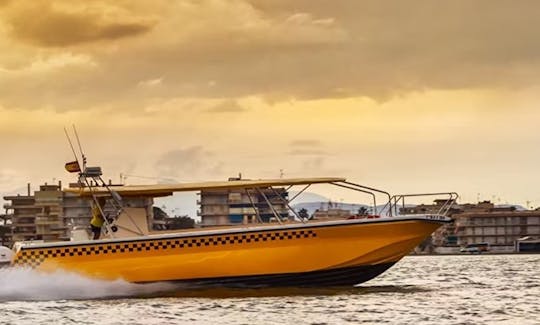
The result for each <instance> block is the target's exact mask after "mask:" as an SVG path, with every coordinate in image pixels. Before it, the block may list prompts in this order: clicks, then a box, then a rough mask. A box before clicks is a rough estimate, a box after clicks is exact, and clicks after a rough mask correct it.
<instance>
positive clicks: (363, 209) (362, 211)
mask: <svg viewBox="0 0 540 325" xmlns="http://www.w3.org/2000/svg"><path fill="white" fill-rule="evenodd" d="M368 214H369V209H368V208H366V207H360V208H359V209H358V215H359V216H366V215H368Z"/></svg>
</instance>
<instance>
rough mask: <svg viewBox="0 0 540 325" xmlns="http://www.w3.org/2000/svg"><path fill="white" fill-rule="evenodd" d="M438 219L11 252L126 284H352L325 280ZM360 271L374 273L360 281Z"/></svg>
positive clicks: (417, 239) (378, 256) (388, 250)
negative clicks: (297, 280) (322, 280)
mask: <svg viewBox="0 0 540 325" xmlns="http://www.w3.org/2000/svg"><path fill="white" fill-rule="evenodd" d="M442 222H446V221H442V220H431V219H427V218H418V217H415V218H403V217H395V218H381V219H374V220H343V221H334V222H318V223H315V222H313V223H307V224H291V225H283V226H260V227H250V228H241V229H229V230H219V231H198V232H196V231H194V232H189V233H178V234H168V235H158V236H147V237H138V238H132V239H118V240H114V239H112V240H99V241H93V242H83V243H77V242H65V243H54V244H42V245H40V246H35V245H32V246H26V247H25V246H23V247H22V248H21V249H20V250H19V251H18V252H17V253H16V256H15V259H14V261H13V265H15V266H23V267H24V266H26V267H32V268H35V269H37V270H41V271H46V272H50V271H55V270H58V269H63V270H67V271H72V272H77V273H81V274H83V275H85V276H90V277H94V278H100V279H118V278H122V279H125V280H127V281H130V282H152V281H188V282H197V281H201V282H205V281H206V282H208V281H209V280H210V281H212V280H214V281H213V283H218V284H219V283H220V282H223V283H229V282H231V279H250V283H257V281H261V282H262V283H266V282H265V281H262V280H263V279H267V278H268V277H270V278H272V279H274V280H275V279H276V278H277V277H279V279H283V276H282V275H287V277H286V279H287V281H289V280H291V281H294V278H295V275H299V276H300V277H299V278H301V275H309V276H310V278H316V277H317V276H318V275H317V274H319V273H317V272H323V275H321V276H328V277H335V275H334V274H335V273H336V272H337V271H339V272H340V274H342V273H343V272H345V273H347V274H349V273H350V276H351V277H357V278H358V279H357V280H356V279H354V278H351V279H347V281H345V280H343V281H342V282H339V281H337V282H336V281H334V282H332V281H329V282H328V283H331V284H335V283H337V284H341V283H359V282H362V281H365V280H368V279H369V278H372V277H373V276H376V275H377V274H379V273H381V272H383V271H384V270H385V269H386V268H388V267H390V266H391V265H392V264H393V263H395V262H397V261H398V260H399V259H401V258H402V257H403V256H404V255H406V254H408V253H409V252H410V251H411V250H412V249H413V248H414V247H415V246H416V245H418V244H419V243H421V242H422V241H423V240H424V239H425V238H426V237H427V236H429V235H430V234H431V233H432V232H433V231H434V230H435V229H437V228H438V227H439V226H440V225H441V223H442ZM373 268H375V269H373ZM341 270H345V271H341ZM352 270H354V272H353V271H352ZM366 270H367V271H369V270H371V271H369V272H372V273H376V274H374V275H372V276H368V277H363V276H362V272H366ZM377 270H380V271H377ZM324 272H326V273H324ZM328 272H330V273H328ZM339 272H338V273H339ZM341 277H343V278H345V277H349V275H347V276H345V275H342V276H341ZM221 280H223V281H221ZM274 280H273V281H274ZM355 281H356V282H355ZM234 282H235V281H232V283H234ZM239 282H242V281H239ZM278 282H279V281H278ZM308 282H309V281H308ZM269 283H273V282H272V281H270V282H269ZM314 283H317V282H316V281H315V282H314ZM291 284H292V285H294V283H291Z"/></svg>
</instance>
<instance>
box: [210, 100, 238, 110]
mask: <svg viewBox="0 0 540 325" xmlns="http://www.w3.org/2000/svg"><path fill="white" fill-rule="evenodd" d="M245 110H246V108H245V107H243V106H242V105H240V103H238V101H236V100H232V99H228V100H224V101H222V102H221V103H219V104H217V105H215V106H213V107H210V108H209V109H207V112H209V113H236V112H243V111H245Z"/></svg>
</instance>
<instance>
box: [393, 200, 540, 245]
mask: <svg viewBox="0 0 540 325" xmlns="http://www.w3.org/2000/svg"><path fill="white" fill-rule="evenodd" d="M441 204H442V202H438V201H435V202H434V204H432V205H424V204H422V205H418V206H416V207H407V208H404V209H401V210H400V213H404V212H406V213H408V214H415V213H417V214H419V213H436V212H437V211H438V210H439V209H440V205H441ZM449 216H450V217H451V218H452V219H453V220H454V223H452V224H448V225H445V226H443V227H441V228H439V229H437V231H435V232H434V233H433V235H432V243H433V245H434V246H435V247H439V248H441V249H440V250H441V251H443V250H444V248H445V247H446V248H449V250H444V251H448V252H457V251H459V247H463V246H466V245H468V244H479V243H487V244H489V246H490V248H491V250H492V251H500V252H513V251H515V247H516V241H518V239H520V238H523V237H530V238H540V210H538V209H537V210H523V211H519V210H517V209H516V208H515V207H513V206H510V207H497V206H495V205H494V204H493V203H491V202H490V201H482V202H478V203H477V204H471V203H466V204H455V205H454V206H453V207H452V208H451V209H450V211H449ZM452 248H453V250H452Z"/></svg>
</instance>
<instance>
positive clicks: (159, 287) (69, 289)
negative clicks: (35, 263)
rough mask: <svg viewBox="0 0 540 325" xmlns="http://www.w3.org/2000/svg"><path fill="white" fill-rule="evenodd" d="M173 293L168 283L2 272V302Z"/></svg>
mask: <svg viewBox="0 0 540 325" xmlns="http://www.w3.org/2000/svg"><path fill="white" fill-rule="evenodd" d="M174 289H175V288H174V285H172V284H168V283H150V284H134V283H129V282H126V281H124V280H115V281H105V280H97V279H91V278H87V277H84V276H82V275H79V274H75V273H69V272H65V271H57V272H54V273H47V274H46V273H40V272H36V271H34V270H31V269H23V268H6V269H0V302H3V301H34V300H64V299H109V298H135V297H136V298H141V297H153V296H160V295H161V293H163V292H170V291H171V290H174Z"/></svg>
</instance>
